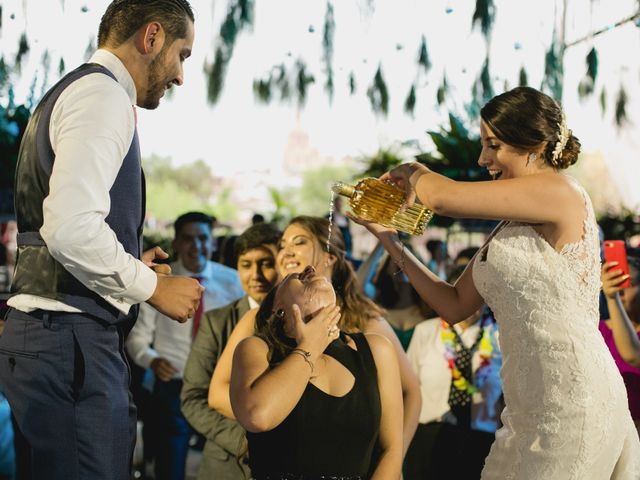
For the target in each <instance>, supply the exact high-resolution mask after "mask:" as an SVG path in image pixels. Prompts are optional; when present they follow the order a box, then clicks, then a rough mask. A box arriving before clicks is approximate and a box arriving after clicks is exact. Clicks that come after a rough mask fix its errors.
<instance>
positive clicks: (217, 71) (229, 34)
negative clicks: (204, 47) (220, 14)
mask: <svg viewBox="0 0 640 480" xmlns="http://www.w3.org/2000/svg"><path fill="white" fill-rule="evenodd" d="M253 10H254V0H235V1H234V0H232V1H231V3H230V4H229V6H228V8H227V15H226V17H225V19H224V21H223V22H222V25H221V26H220V33H219V42H218V46H217V47H216V51H215V54H214V60H213V64H211V65H205V74H206V75H207V100H208V102H209V103H210V104H211V105H215V104H216V103H217V101H218V99H219V98H220V94H221V93H222V89H223V88H224V80H225V77H226V74H227V66H228V64H229V62H230V61H231V57H232V55H233V50H234V48H235V43H236V39H237V37H238V34H239V33H240V32H241V31H242V30H244V29H247V28H250V27H251V26H252V25H253Z"/></svg>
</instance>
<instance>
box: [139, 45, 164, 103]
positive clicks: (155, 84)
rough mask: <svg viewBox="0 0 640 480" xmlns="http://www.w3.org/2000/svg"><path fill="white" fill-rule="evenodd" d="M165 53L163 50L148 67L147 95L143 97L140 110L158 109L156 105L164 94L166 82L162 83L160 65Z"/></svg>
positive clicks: (162, 74)
mask: <svg viewBox="0 0 640 480" xmlns="http://www.w3.org/2000/svg"><path fill="white" fill-rule="evenodd" d="M165 53H166V51H165V50H164V48H163V49H162V50H161V51H160V53H159V54H158V56H157V57H156V58H155V59H154V60H153V61H152V62H151V64H150V65H149V74H148V75H147V93H146V95H145V96H144V102H143V103H142V105H141V107H142V108H146V109H147V110H153V109H155V108H158V105H160V98H161V97H162V94H163V93H164V88H165V85H166V82H163V81H162V77H164V71H163V70H164V69H163V68H162V63H163V60H164V57H165Z"/></svg>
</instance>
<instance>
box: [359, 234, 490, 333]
mask: <svg viewBox="0 0 640 480" xmlns="http://www.w3.org/2000/svg"><path fill="white" fill-rule="evenodd" d="M370 227H371V228H370ZM370 227H368V228H369V230H370V231H372V232H373V230H372V228H375V227H374V226H371V225H370ZM374 234H376V235H377V236H378V238H379V239H380V241H381V242H382V244H383V245H384V248H385V249H386V250H387V251H388V252H389V254H390V255H391V258H393V260H394V261H395V263H396V264H397V265H398V266H400V268H402V270H404V272H405V273H406V274H407V276H408V277H409V281H410V282H411V285H413V287H414V288H415V289H416V291H417V292H418V294H419V295H420V297H422V299H423V300H424V301H425V302H427V303H428V304H429V305H430V306H431V308H433V309H434V310H435V311H436V312H437V313H438V315H439V316H440V317H441V318H443V319H445V320H446V321H447V322H449V323H451V324H454V323H458V322H460V321H462V320H464V319H465V318H467V317H469V316H470V315H471V314H472V313H473V312H475V311H477V310H478V309H479V308H480V307H481V306H482V305H483V304H484V300H483V298H482V297H481V296H480V294H479V293H478V290H477V289H476V286H475V285H474V283H473V278H472V272H473V263H474V262H473V260H472V261H470V262H469V265H468V266H467V268H466V269H465V271H464V272H463V273H462V275H461V276H460V278H458V280H457V281H456V282H455V284H453V285H451V284H449V283H447V282H445V281H444V280H442V279H441V278H440V277H438V276H437V275H436V274H434V273H433V272H431V271H430V270H429V269H428V268H427V267H426V266H425V265H424V264H423V263H422V262H420V261H419V260H418V259H417V258H416V257H415V256H414V255H413V254H412V253H411V252H410V251H408V250H407V249H405V248H404V247H403V246H402V242H401V241H400V240H399V239H398V235H397V233H395V232H394V231H392V230H383V231H379V232H378V233H375V232H374Z"/></svg>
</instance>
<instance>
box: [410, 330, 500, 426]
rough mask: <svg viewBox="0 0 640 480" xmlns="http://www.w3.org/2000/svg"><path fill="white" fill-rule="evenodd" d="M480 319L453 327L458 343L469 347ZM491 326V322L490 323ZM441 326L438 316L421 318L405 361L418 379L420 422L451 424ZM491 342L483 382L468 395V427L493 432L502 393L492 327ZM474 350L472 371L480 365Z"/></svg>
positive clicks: (453, 421)
mask: <svg viewBox="0 0 640 480" xmlns="http://www.w3.org/2000/svg"><path fill="white" fill-rule="evenodd" d="M480 323H481V322H480V321H478V322H476V323H475V324H474V325H471V326H470V327H468V328H466V329H465V330H463V329H462V328H461V327H460V326H459V325H454V327H453V328H455V329H456V332H457V333H458V335H459V336H460V340H461V341H462V344H463V345H464V346H465V347H467V348H470V347H471V346H472V345H473V343H474V342H475V340H476V339H477V338H478V333H479V332H480ZM494 326H495V325H494ZM441 332H442V326H441V320H440V319H439V318H432V319H430V320H425V321H424V322H422V323H420V324H418V325H417V326H416V329H415V331H414V333H413V337H412V338H411V343H410V344H409V348H408V349H407V356H408V357H409V362H410V363H411V366H412V367H413V369H414V372H415V373H416V375H417V376H418V379H419V380H420V391H421V392H422V409H421V410H420V423H429V422H450V423H455V419H454V418H453V416H452V414H451V411H450V408H449V390H450V388H451V370H450V369H449V365H448V364H447V360H446V358H445V346H444V342H443V341H442V336H441ZM491 344H492V346H493V355H492V357H491V361H490V363H489V366H488V367H485V368H487V369H488V372H487V373H488V375H487V379H486V382H485V383H484V385H482V387H481V388H480V389H479V391H478V392H476V393H474V394H473V396H472V404H471V428H473V429H474V430H481V431H484V432H491V433H493V432H495V431H496V430H497V428H498V425H499V416H500V411H499V400H500V396H501V395H502V381H501V379H500V368H501V366H502V354H501V353H500V347H499V346H498V332H497V328H494V329H492V335H491ZM480 361H481V359H480V354H479V353H478V350H477V349H476V351H475V352H474V353H473V356H472V358H471V368H472V369H473V372H474V373H475V372H476V371H477V370H478V367H479V366H480Z"/></svg>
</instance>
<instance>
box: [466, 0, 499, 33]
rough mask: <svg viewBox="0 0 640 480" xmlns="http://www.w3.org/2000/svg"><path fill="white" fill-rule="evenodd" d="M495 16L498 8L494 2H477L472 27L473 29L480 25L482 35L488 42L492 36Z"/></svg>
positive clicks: (484, 0)
mask: <svg viewBox="0 0 640 480" xmlns="http://www.w3.org/2000/svg"><path fill="white" fill-rule="evenodd" d="M495 16H496V7H495V5H494V3H493V0H476V9H475V11H474V12H473V20H472V22H471V27H472V28H473V27H475V26H476V25H477V24H480V29H481V30H482V34H483V35H484V36H485V38H486V39H487V41H488V40H489V37H490V36H491V28H492V27H493V22H494V20H495Z"/></svg>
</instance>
